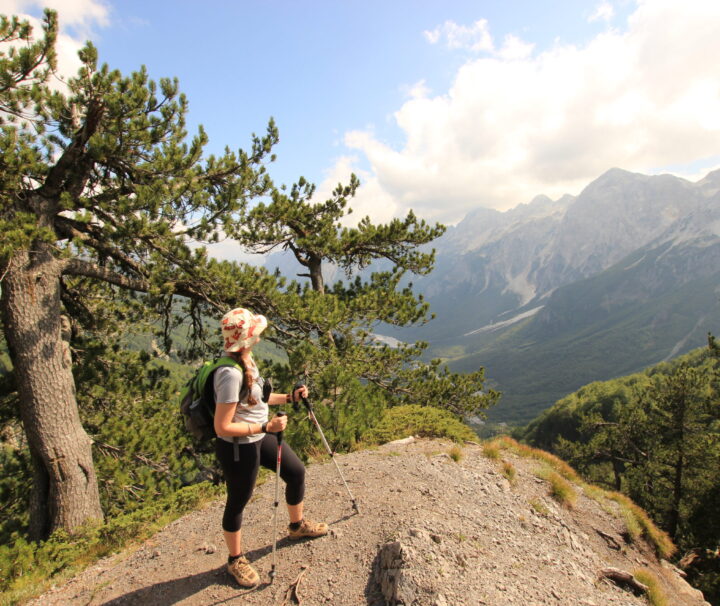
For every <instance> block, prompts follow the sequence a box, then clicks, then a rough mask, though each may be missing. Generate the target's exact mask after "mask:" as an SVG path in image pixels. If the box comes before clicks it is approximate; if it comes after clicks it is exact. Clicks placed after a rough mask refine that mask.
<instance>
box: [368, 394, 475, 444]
mask: <svg viewBox="0 0 720 606" xmlns="http://www.w3.org/2000/svg"><path fill="white" fill-rule="evenodd" d="M409 436H420V437H423V438H449V439H450V440H453V441H454V442H459V443H461V442H465V441H466V440H477V435H476V434H475V432H473V430H472V429H470V428H469V427H468V426H467V425H465V424H464V423H463V422H462V421H461V420H460V419H458V417H457V416H456V415H454V414H453V413H451V412H449V411H447V410H442V409H440V408H432V407H430V406H418V405H414V404H407V405H404V406H396V407H394V408H389V409H388V410H387V411H385V413H384V414H383V416H382V417H381V419H380V421H379V422H378V423H377V424H376V425H375V426H374V427H373V428H372V429H370V430H369V431H368V432H367V433H365V435H364V436H363V441H364V442H366V443H370V444H385V443H387V442H392V441H393V440H400V439H402V438H407V437H409Z"/></svg>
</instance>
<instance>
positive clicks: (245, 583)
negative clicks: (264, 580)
mask: <svg viewBox="0 0 720 606" xmlns="http://www.w3.org/2000/svg"><path fill="white" fill-rule="evenodd" d="M227 569H228V572H229V573H230V574H231V575H232V576H233V577H235V580H236V581H237V582H238V585H240V587H255V585H257V584H258V582H259V581H260V575H259V574H258V573H257V572H256V571H255V569H254V568H253V567H252V566H250V562H249V561H248V559H247V558H246V557H245V556H240V557H239V558H238V559H237V560H235V561H234V562H232V563H231V564H228V565H227Z"/></svg>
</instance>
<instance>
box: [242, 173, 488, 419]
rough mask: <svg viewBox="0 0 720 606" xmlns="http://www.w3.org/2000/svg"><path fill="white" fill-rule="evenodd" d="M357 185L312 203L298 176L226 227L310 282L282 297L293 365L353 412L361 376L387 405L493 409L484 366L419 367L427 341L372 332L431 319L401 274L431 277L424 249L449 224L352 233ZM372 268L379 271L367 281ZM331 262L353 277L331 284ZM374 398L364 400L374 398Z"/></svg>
mask: <svg viewBox="0 0 720 606" xmlns="http://www.w3.org/2000/svg"><path fill="white" fill-rule="evenodd" d="M358 187H359V181H358V179H357V177H356V176H355V175H352V176H351V178H350V183H349V184H348V185H343V184H339V185H338V186H337V187H336V188H335V190H334V191H333V192H332V196H331V198H330V199H328V200H325V201H321V202H316V201H315V200H313V195H314V194H315V187H314V185H312V184H311V183H308V182H307V181H306V180H305V179H300V180H299V181H298V183H296V184H295V185H293V186H292V188H291V190H290V192H289V193H286V192H285V191H283V190H277V189H276V190H274V191H273V194H272V197H271V200H270V201H269V202H268V203H259V204H258V205H256V206H255V207H253V208H252V209H251V210H250V211H249V212H248V213H247V215H246V216H244V217H242V220H241V221H240V222H238V223H237V224H236V225H235V226H233V228H231V229H230V231H229V233H230V234H231V235H232V237H234V238H235V239H236V240H237V241H238V242H239V243H240V244H241V245H243V246H245V247H247V248H249V249H250V250H252V251H254V252H257V253H268V252H271V251H274V250H279V249H282V250H286V251H290V252H291V253H292V255H293V256H294V258H295V260H296V261H297V262H298V264H299V265H300V266H301V268H302V270H301V273H299V274H298V276H299V277H304V278H308V283H307V284H305V285H304V286H302V285H300V284H298V285H296V286H292V285H291V287H290V288H289V291H290V293H289V294H291V295H294V296H291V297H290V298H285V299H284V301H285V305H288V306H289V307H290V308H291V309H293V310H294V311H293V313H292V314H291V315H292V317H293V319H294V326H293V327H292V328H291V327H287V326H286V327H282V326H281V327H280V329H281V330H283V329H285V330H286V332H285V335H284V346H285V347H286V348H287V349H288V351H289V355H290V362H291V365H292V366H293V367H294V368H297V369H302V371H303V373H304V374H305V375H306V376H307V375H317V377H316V380H317V382H318V384H319V386H320V385H323V383H324V384H325V389H324V391H323V393H322V395H325V396H330V395H332V394H336V393H338V392H343V393H344V394H345V395H343V396H340V397H339V398H335V397H333V398H331V399H332V400H333V401H344V402H345V403H346V406H347V407H350V408H352V407H353V406H357V404H356V402H357V399H358V398H357V397H356V398H355V399H354V402H355V404H353V400H351V399H350V398H349V397H348V394H349V393H350V392H352V393H357V389H356V388H352V387H351V384H352V383H354V382H356V381H358V380H359V381H361V382H363V383H364V384H368V385H371V386H373V387H375V388H377V389H379V390H380V391H381V392H383V393H384V394H385V397H386V398H390V403H391V404H405V403H413V404H417V403H423V404H430V405H435V406H440V407H443V408H446V409H448V410H451V411H453V412H455V413H456V414H458V415H463V414H469V413H473V414H475V413H478V412H479V411H480V410H482V409H484V408H487V407H488V406H491V405H492V404H494V402H495V401H496V399H497V397H498V394H496V393H495V392H492V391H490V392H484V391H483V381H484V373H483V370H482V369H479V370H478V371H477V372H475V373H470V374H467V375H458V374H454V373H450V372H449V371H448V369H447V368H446V367H443V366H442V365H441V364H440V362H439V361H437V360H436V361H433V362H431V363H429V364H423V363H420V362H419V358H420V357H421V356H422V354H423V352H424V351H425V349H426V347H427V345H426V344H425V343H415V344H407V343H398V344H396V345H395V346H393V347H390V346H388V345H383V344H382V342H381V341H379V340H378V339H377V337H376V335H375V334H374V331H375V330H376V329H377V328H378V327H380V328H381V329H382V327H383V325H393V326H406V325H408V324H411V323H417V322H424V321H426V320H427V318H428V314H429V308H428V305H427V303H425V302H424V301H423V299H422V297H421V296H417V295H416V294H415V293H414V292H413V290H412V284H411V283H406V281H405V276H406V274H407V273H412V274H418V275H425V274H427V273H429V272H430V271H432V269H433V264H434V259H435V251H434V250H430V251H424V250H423V249H424V247H426V246H427V245H429V244H430V243H431V242H432V241H433V240H435V239H436V238H438V237H439V236H440V235H442V234H443V233H444V231H445V227H444V226H443V225H440V224H435V225H432V226H431V225H428V224H427V223H426V222H425V221H424V220H421V219H418V218H417V217H416V216H415V214H414V213H413V212H412V211H410V212H408V214H407V215H406V216H405V218H404V219H393V220H391V221H389V222H388V223H385V224H376V223H373V222H372V221H371V219H370V217H364V218H362V219H361V220H360V221H359V222H358V223H357V225H356V226H355V227H349V226H347V225H346V224H345V223H346V217H347V215H349V214H350V213H351V212H352V210H351V209H350V208H349V207H348V204H349V201H350V199H351V198H352V197H353V196H354V195H355V193H356V191H357V188H358ZM373 262H379V263H380V265H381V267H382V268H383V269H382V270H381V271H374V272H372V273H370V275H369V276H368V275H367V274H368V272H369V270H368V268H369V267H370V266H371V264H372V263H373ZM329 266H330V267H337V268H340V269H341V270H343V271H344V273H345V277H346V279H347V281H346V282H343V281H341V280H337V281H335V282H334V283H333V284H332V285H331V286H330V287H328V285H326V284H325V278H324V270H326V269H327V268H328V267H329ZM363 270H366V272H365V274H362V273H361V272H362V271H363ZM363 276H364V277H363ZM293 291H294V292H293ZM321 376H322V377H324V378H321ZM341 377H345V379H341ZM371 393H372V391H370V392H367V393H366V394H365V396H364V398H363V399H365V400H367V401H372V400H374V399H375V397H376V396H374V395H371ZM342 410H343V406H338V411H342ZM338 414H340V413H338ZM358 422H359V421H358ZM360 425H362V424H361V423H360Z"/></svg>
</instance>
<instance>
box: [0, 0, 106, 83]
mask: <svg viewBox="0 0 720 606" xmlns="http://www.w3.org/2000/svg"><path fill="white" fill-rule="evenodd" d="M45 8H51V9H53V10H55V11H57V13H58V20H59V23H60V34H59V35H58V41H57V47H56V50H57V54H58V73H59V74H60V75H61V76H63V77H68V76H74V75H75V73H76V72H77V70H78V68H79V67H80V60H79V59H78V56H77V53H78V51H79V50H80V49H81V48H82V47H83V46H84V44H85V42H86V40H91V39H92V38H93V37H94V35H95V28H97V27H107V26H108V25H110V9H109V7H108V5H107V4H106V3H105V2H104V1H103V0H0V13H2V14H5V15H18V16H20V17H22V18H23V19H27V20H28V21H30V23H31V24H32V26H33V33H34V34H35V35H36V36H40V35H41V31H42V30H41V26H42V24H41V21H40V19H39V18H38V16H39V15H40V14H41V12H42V10H43V9H45Z"/></svg>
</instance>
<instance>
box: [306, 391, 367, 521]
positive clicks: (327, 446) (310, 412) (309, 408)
mask: <svg viewBox="0 0 720 606" xmlns="http://www.w3.org/2000/svg"><path fill="white" fill-rule="evenodd" d="M303 385H304V384H303V383H298V384H297V385H296V386H295V389H298V388H299V387H302V386H303ZM302 403H303V404H304V405H305V408H307V411H308V415H309V416H310V419H311V420H312V422H313V423H315V427H317V430H318V432H320V439H321V440H322V443H323V444H324V445H325V449H326V450H327V452H328V454H329V455H330V458H331V459H332V462H333V463H335V469H337V472H338V474H340V479H341V480H342V482H343V484H344V485H345V490H347V493H348V495H350V500H351V501H352V506H353V509H354V510H355V513H358V514H359V513H360V509H359V508H358V505H357V502H356V501H355V497H354V496H353V494H352V492H350V487H349V486H348V485H347V482H346V481H345V477H344V476H343V474H342V471H340V466H339V465H338V462H337V461H336V460H335V453H334V452H333V451H332V449H331V448H330V444H328V441H327V440H326V439H325V434H324V433H323V430H322V427H320V423H318V420H317V417H316V416H315V411H314V410H313V407H312V404H311V403H310V401H309V400H308V399H307V398H302Z"/></svg>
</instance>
